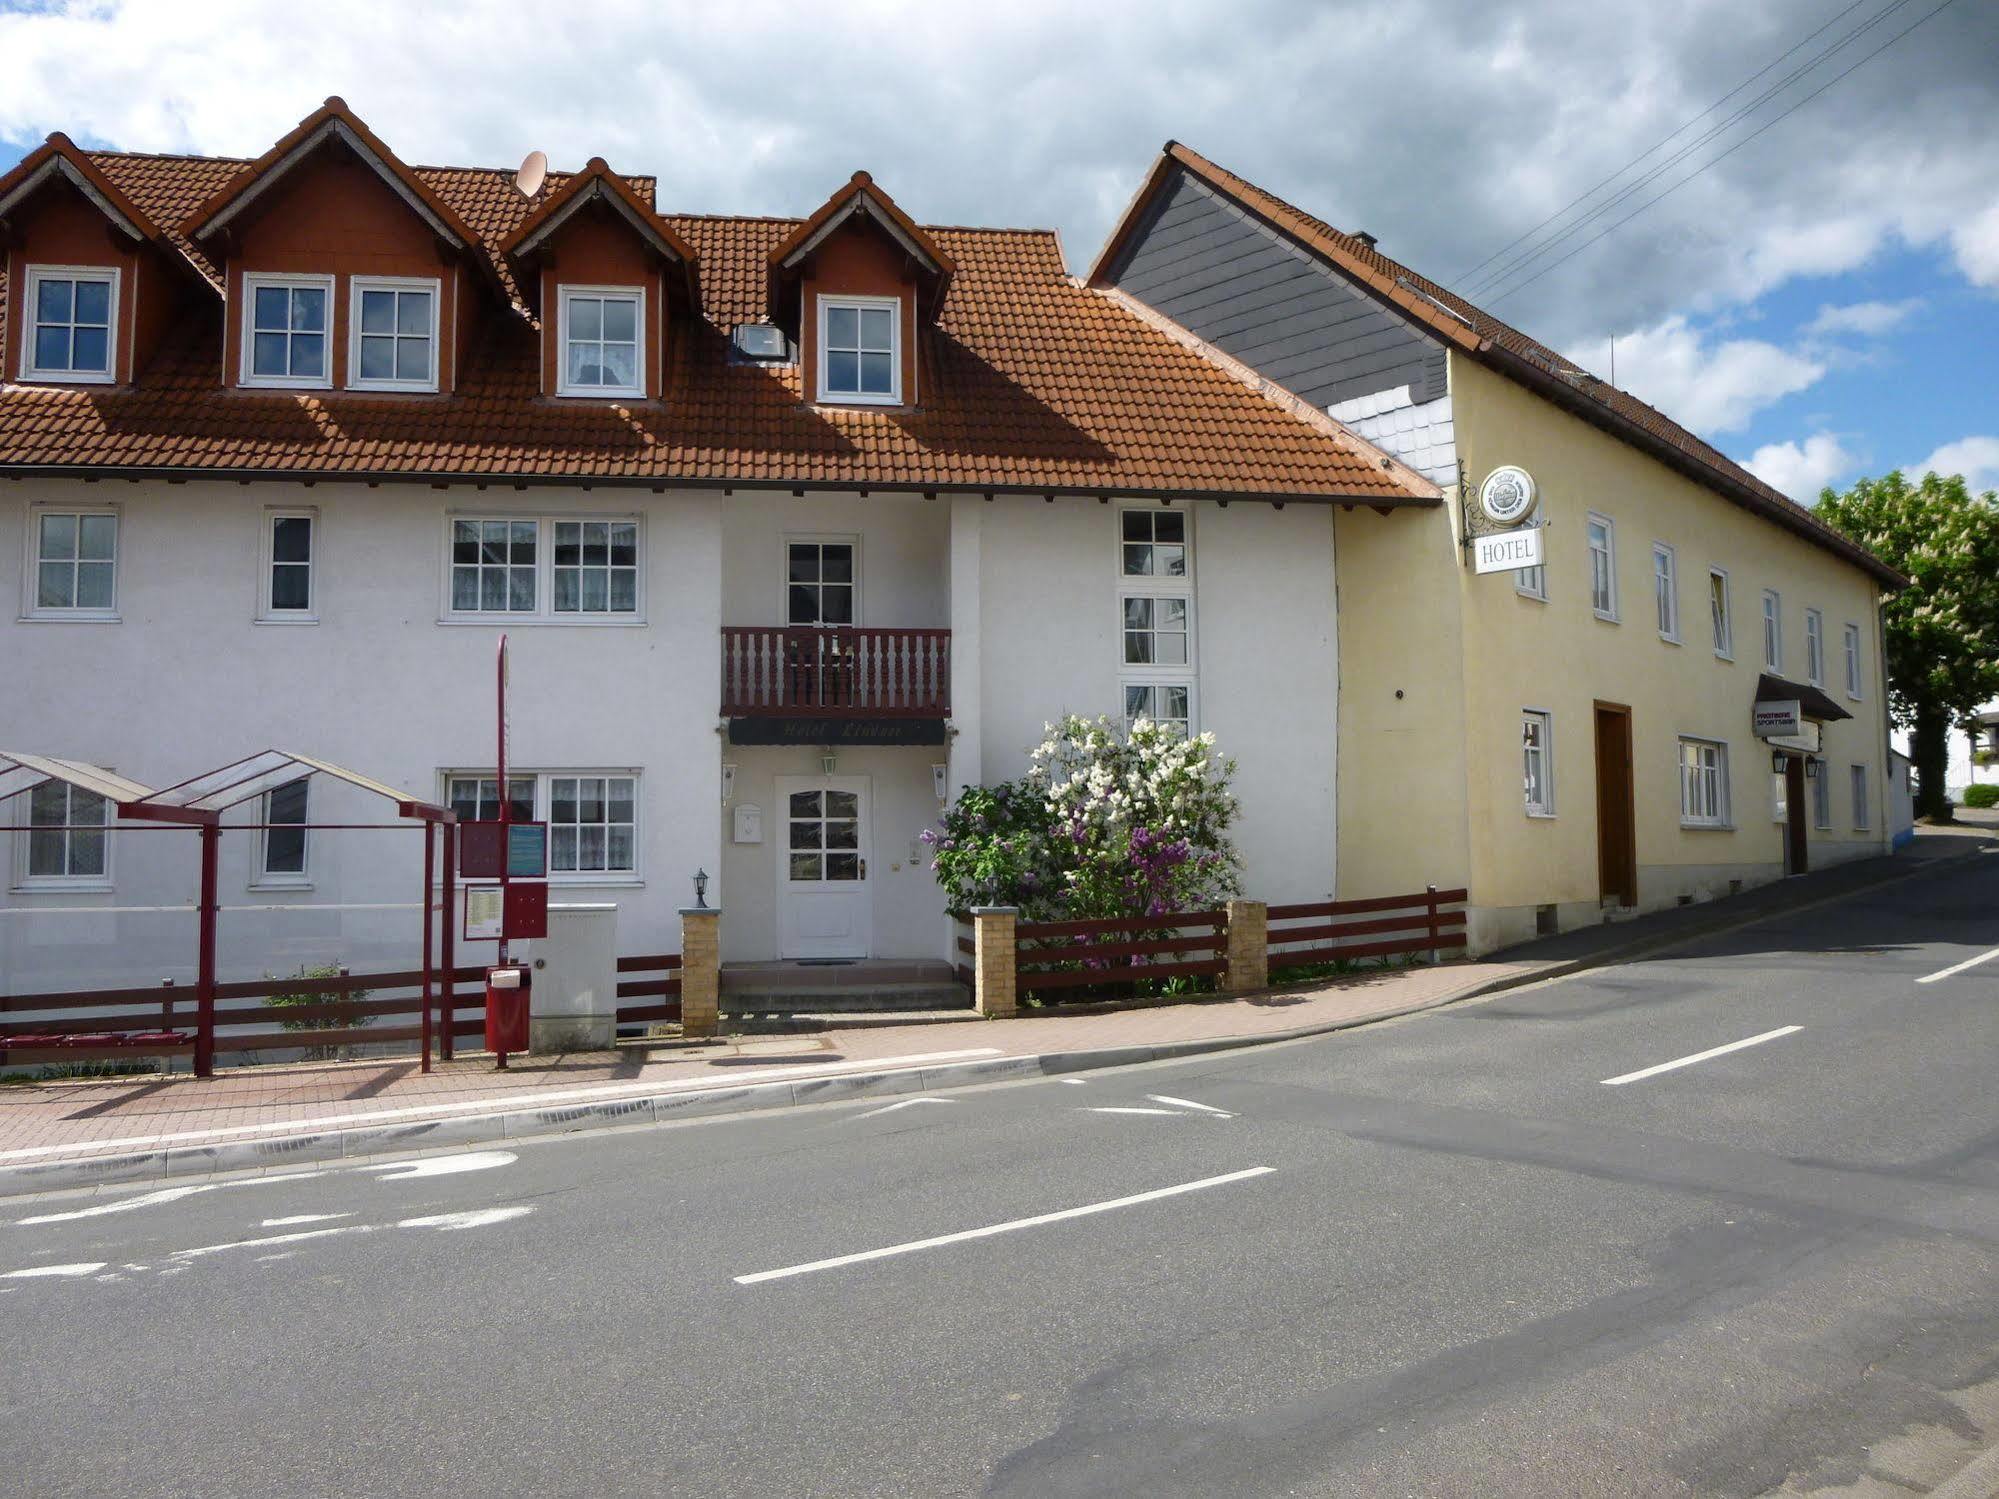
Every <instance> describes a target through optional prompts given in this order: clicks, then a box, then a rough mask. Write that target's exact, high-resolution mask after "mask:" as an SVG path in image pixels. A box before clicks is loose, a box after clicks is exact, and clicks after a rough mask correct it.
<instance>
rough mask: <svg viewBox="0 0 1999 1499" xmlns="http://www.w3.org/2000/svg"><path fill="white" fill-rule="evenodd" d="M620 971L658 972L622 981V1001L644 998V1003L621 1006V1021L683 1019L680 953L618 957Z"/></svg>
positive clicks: (619, 989) (619, 992)
mask: <svg viewBox="0 0 1999 1499" xmlns="http://www.w3.org/2000/svg"><path fill="white" fill-rule="evenodd" d="M618 972H619V973H621V974H623V973H644V974H653V975H657V976H656V977H652V978H633V979H625V978H621V979H619V980H618V998H619V1000H621V1001H623V1000H627V999H632V1000H642V1001H645V1002H644V1003H641V1004H629V1005H628V1004H623V1003H620V1004H619V1006H618V1024H619V1025H620V1026H626V1025H649V1024H652V1023H654V1022H656V1021H661V1020H678V1019H679V1018H680V954H679V953H677V952H663V953H653V954H650V955H648V956H645V957H637V958H620V959H618Z"/></svg>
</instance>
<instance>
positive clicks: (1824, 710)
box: [1756, 671, 1853, 723]
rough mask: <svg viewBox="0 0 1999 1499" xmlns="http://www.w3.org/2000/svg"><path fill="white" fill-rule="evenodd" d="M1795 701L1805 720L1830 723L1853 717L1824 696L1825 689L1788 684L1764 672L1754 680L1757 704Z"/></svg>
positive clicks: (1809, 685)
mask: <svg viewBox="0 0 1999 1499" xmlns="http://www.w3.org/2000/svg"><path fill="white" fill-rule="evenodd" d="M1793 699H1795V700H1796V701H1797V704H1798V711H1799V712H1800V713H1802V714H1803V715H1804V716H1805V717H1806V718H1816V719H1818V720H1819V722H1821V723H1831V722H1832V721H1833V720H1834V719H1839V718H1851V717H1853V715H1852V714H1851V713H1849V712H1847V711H1846V709H1844V708H1842V707H1840V705H1839V704H1838V703H1835V702H1834V701H1833V700H1832V699H1831V698H1829V697H1827V696H1826V695H1825V689H1823V688H1820V687H1814V686H1812V684H1811V683H1810V682H1788V681H1786V680H1785V679H1784V678H1782V677H1774V676H1772V675H1771V674H1770V673H1769V672H1767V671H1766V672H1764V673H1763V675H1762V676H1760V677H1758V678H1757V679H1756V701H1757V702H1759V703H1782V702H1789V701H1791V700H1793Z"/></svg>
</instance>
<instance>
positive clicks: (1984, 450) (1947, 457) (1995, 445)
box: [1907, 437, 1999, 494]
mask: <svg viewBox="0 0 1999 1499" xmlns="http://www.w3.org/2000/svg"><path fill="white" fill-rule="evenodd" d="M1907 472H1909V473H1911V474H1917V475H1920V474H1927V473H1939V474H1963V475H1964V482H1965V483H1966V484H1968V485H1970V486H1971V488H1972V491H1973V492H1974V493H1978V494H1983V493H1984V492H1985V491H1986V490H1988V489H1999V437H1960V438H1959V439H1958V440H1957V441H1956V442H1947V443H1945V444H1944V445H1943V446H1942V447H1940V448H1938V449H1937V450H1936V451H1935V452H1934V453H1932V454H1930V456H1929V457H1927V458H1925V459H1924V460H1923V461H1922V462H1921V463H1915V464H1911V465H1910V466H1909V468H1908V470H1907Z"/></svg>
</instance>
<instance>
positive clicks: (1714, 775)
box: [1680, 736, 1729, 828]
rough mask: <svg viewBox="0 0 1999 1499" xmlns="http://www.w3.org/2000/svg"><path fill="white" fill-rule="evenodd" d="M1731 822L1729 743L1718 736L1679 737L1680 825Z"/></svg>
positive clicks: (1715, 825) (1717, 825)
mask: <svg viewBox="0 0 1999 1499" xmlns="http://www.w3.org/2000/svg"><path fill="white" fill-rule="evenodd" d="M1728 825H1729V824H1728V746H1727V745H1726V744H1723V743H1721V742H1720V741H1719V740H1715V739H1689V738H1686V737H1684V736H1683V737H1682V738H1681V740H1680V826H1681V827H1686V828H1725V827H1727V826H1728Z"/></svg>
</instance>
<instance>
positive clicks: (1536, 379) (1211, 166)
mask: <svg viewBox="0 0 1999 1499" xmlns="http://www.w3.org/2000/svg"><path fill="white" fill-rule="evenodd" d="M1176 166H1177V167H1181V168H1184V169H1185V170H1186V171H1188V172H1190V173H1191V174H1193V175H1194V176H1195V177H1197V178H1198V179H1200V180H1201V181H1202V182H1204V183H1206V184H1207V185H1208V186H1209V187H1211V188H1213V189H1214V190H1215V191H1217V192H1219V193H1221V194H1222V195H1224V196H1225V197H1227V198H1229V199H1230V200H1232V201H1233V202H1234V203H1235V204H1236V205H1237V206H1238V207H1240V208H1242V209H1244V210H1245V211H1247V212H1248V213H1250V214H1251V215H1252V216H1254V217H1255V218H1257V219H1260V220H1261V221H1262V222H1263V223H1265V224H1266V225H1268V226H1269V227H1270V228H1272V229H1274V230H1276V231H1277V232H1278V233H1280V234H1282V235H1283V236H1285V237H1286V238H1287V239H1289V240H1291V241H1292V242H1293V243H1295V244H1297V245H1298V246H1299V247H1300V248H1301V249H1303V250H1305V251H1306V252H1307V253H1309V254H1311V255H1313V256H1314V257H1315V258H1317V259H1318V260H1319V261H1321V262H1322V263H1323V264H1325V265H1327V266H1329V267H1331V268H1332V269H1334V270H1336V271H1338V272H1340V273H1341V274H1342V275H1343V276H1345V277H1346V278H1347V279H1348V280H1349V281H1352V282H1354V283H1355V284H1356V285H1358V286H1359V287H1361V288H1362V289H1363V290H1364V291H1366V292H1368V293H1369V294H1371V295H1372V296H1373V297H1375V298H1376V299H1377V300H1378V301H1381V302H1384V303H1387V304H1388V305H1390V306H1392V307H1394V308H1396V309H1397V310H1398V311H1400V312H1401V313H1402V314H1403V315H1404V316H1406V317H1408V318H1409V319H1410V320H1411V321H1412V322H1415V323H1419V324H1421V325H1422V326H1423V328H1424V329H1425V331H1427V332H1428V333H1430V334H1431V335H1433V336H1434V337H1437V338H1440V339H1442V340H1443V341H1444V342H1445V343H1447V344H1449V345H1451V346H1452V347H1455V348H1457V349H1459V350H1462V351H1463V352H1464V353H1465V354H1466V355H1468V356H1470V357H1472V358H1474V359H1477V360H1479V361H1480V362H1481V363H1485V364H1489V365H1491V366H1492V367H1493V368H1495V369H1497V370H1499V371H1501V372H1502V373H1504V374H1506V375H1507V376H1509V377H1510V378H1512V379H1514V380H1516V381H1519V382H1520V383H1522V384H1525V385H1527V386H1529V387H1530V388H1532V389H1534V390H1536V391H1537V392H1538V393H1539V394H1541V395H1543V396H1545V397H1547V398H1548V399H1550V400H1552V401H1555V402H1556V403H1558V404H1560V405H1562V406H1563V407H1564V408H1566V409H1568V410H1570V411H1572V412H1574V413H1575V414H1576V415H1578V416H1581V417H1583V418H1584V419H1585V420H1587V421H1590V422H1592V423H1594V424H1595V425H1597V426H1600V427H1603V428H1604V429H1605V430H1607V431H1609V432H1611V433H1613V434H1614V435H1616V436H1619V437H1621V438H1623V439H1624V440H1626V441H1628V442H1632V443H1634V444H1635V445H1637V446H1639V447H1642V448H1644V449H1645V450H1646V451H1647V452H1650V453H1652V454H1653V455H1654V456H1655V457H1658V458H1661V459H1662V460H1664V461H1666V462H1668V463H1671V464H1673V465H1674V466H1675V467H1677V468H1680V469H1681V470H1682V471H1683V472H1686V473H1688V474H1689V475H1690V476H1691V477H1693V478H1695V479H1698V480H1700V481H1701V482H1703V483H1705V484H1707V485H1708V486H1709V487H1710V488H1712V489H1714V490H1715V491H1716V492H1717V493H1719V494H1721V495H1722V496H1723V497H1724V498H1726V499H1729V500H1731V501H1733V502H1735V503H1736V504H1739V505H1741V506H1743V507H1744V508H1746V509H1749V510H1751V511H1754V512H1755V513H1757V514H1759V515H1762V516H1764V517H1765V518H1767V519H1769V520H1772V521H1775V522H1776V523H1777V524H1778V525H1780V526H1783V527H1784V528H1785V529H1786V530H1789V531H1791V532H1794V533H1795V534H1797V535H1799V536H1801V537H1803V538H1804V539H1805V540H1807V541H1810V542H1812V543H1814V544H1815V545H1818V546H1821V547H1824V548H1825V549H1826V550H1828V551H1831V552H1835V553H1837V554H1838V555H1840V556H1841V557H1844V558H1845V559H1846V560H1847V561H1849V562H1852V563H1855V564H1856V565H1858V566H1860V567H1863V568H1865V569H1866V570H1867V571H1869V572H1871V573H1872V574H1874V576H1875V577H1877V578H1878V579H1880V580H1881V581H1882V582H1883V583H1886V584H1887V585H1888V586H1890V587H1894V588H1900V587H1903V586H1905V585H1906V584H1907V582H1908V579H1906V578H1904V577H1903V576H1902V575H1901V574H1900V573H1898V572H1896V571H1895V570H1894V569H1893V568H1891V567H1889V566H1888V565H1887V564H1886V563H1884V562H1882V561H1881V560H1880V559H1879V558H1878V557H1876V556H1875V555H1874V554H1873V553H1872V552H1870V551H1868V550H1867V549H1866V548H1865V547H1863V546H1861V545H1860V544H1859V543H1858V542H1856V541H1854V540H1852V539H1851V538H1850V537H1848V536H1847V535H1846V534H1845V533H1844V532H1842V531H1839V530H1837V529H1835V528H1834V527H1832V526H1830V525H1828V524H1826V523H1825V522H1824V521H1822V520H1820V519H1819V518H1818V516H1817V515H1816V514H1814V513H1813V512H1812V511H1811V510H1809V509H1807V508H1806V507H1805V506H1803V505H1800V504H1799V503H1798V502H1797V501H1795V500H1793V499H1792V498H1791V497H1790V496H1789V495H1787V494H1785V493H1783V492H1782V491H1781V490H1779V489H1776V488H1774V487H1773V486H1771V485H1769V484H1766V483H1764V481H1763V480H1761V479H1759V478H1757V477H1756V475H1754V474H1752V473H1750V472H1749V470H1747V469H1746V468H1743V467H1742V466H1741V465H1740V464H1738V463H1736V462H1735V461H1734V460H1733V459H1731V458H1729V457H1728V456H1727V455H1726V454H1724V453H1722V452H1721V451H1720V450H1719V449H1717V448H1715V447H1713V446H1711V445H1710V444H1708V443H1706V442H1703V441H1702V440H1701V439H1700V438H1699V437H1697V436H1695V435H1694V434H1693V433H1692V432H1689V431H1688V430H1687V429H1686V428H1685V427H1682V426H1681V425H1680V424H1679V423H1678V422H1675V421H1674V420H1673V419H1672V418H1670V417H1668V416H1667V415H1666V414H1665V413H1664V412H1661V411H1659V410H1657V409H1656V408H1654V407H1652V406H1648V405H1646V404H1645V402H1643V401H1641V400H1639V399H1638V398H1637V397H1636V396H1634V395H1631V394H1630V393H1629V392H1627V391H1622V390H1619V389H1617V388H1616V387H1615V386H1612V385H1607V384H1605V383H1604V382H1603V381H1601V380H1599V379H1597V377H1596V376H1594V375H1592V374H1590V373H1589V372H1588V371H1587V370H1585V369H1583V368H1582V367H1581V366H1580V365H1577V364H1575V363H1572V362H1571V361H1569V360H1567V359H1565V358H1563V357H1562V356H1561V355H1560V354H1557V353H1556V352H1555V351H1554V350H1553V349H1550V348H1549V347H1548V346H1547V345H1545V344H1543V343H1540V342H1538V341H1537V340H1535V339H1532V338H1530V337H1528V336H1527V335H1526V334H1525V333H1522V332H1521V331H1520V330H1519V329H1517V328H1514V327H1512V326H1510V325H1509V324H1506V323H1503V322H1501V321H1500V320H1499V319H1498V318H1496V317H1494V316H1492V314H1491V313H1489V312H1486V311H1484V310H1483V309H1481V308H1478V307H1475V306H1473V305H1472V304H1471V303H1470V302H1467V301H1466V300H1465V299H1464V298H1462V297H1460V296H1458V295H1457V294H1456V293H1455V292H1452V291H1449V290H1447V289H1446V288H1444V287H1442V286H1439V285H1438V284H1437V283H1436V282H1434V281H1431V280H1429V279H1427V278H1426V277H1423V276H1420V275H1418V274H1417V273H1416V272H1414V271H1412V270H1410V269H1409V268H1408V267H1407V266H1405V265H1402V264H1401V263H1400V262H1398V261H1394V260H1391V259H1389V258H1388V257H1387V256H1386V255H1383V254H1382V253H1381V252H1380V251H1379V250H1377V249H1376V248H1375V247H1374V246H1373V245H1371V244H1369V243H1368V242H1367V241H1365V240H1362V239H1359V238H1357V237H1356V236H1354V235H1351V234H1343V233H1341V232H1340V231H1339V230H1337V229H1335V228H1333V227H1332V226H1331V225H1330V224H1328V223H1326V222H1325V221H1324V220H1323V219H1318V218H1315V217H1313V216H1312V215H1311V214H1309V213H1306V212H1305V211H1304V210H1303V209H1301V208H1297V207H1295V206H1293V205H1292V204H1290V203H1287V202H1285V201H1284V200H1283V199H1282V198H1279V197H1277V196H1276V195H1275V194H1272V193H1267V192H1265V191H1264V190H1263V189H1262V188H1260V187H1258V186H1257V185H1256V184H1255V183H1253V182H1249V181H1247V180H1245V179H1244V178H1241V177H1238V176H1237V175H1236V174H1235V173H1233V172H1231V171H1229V170H1228V169H1227V168H1225V167H1220V166H1217V165H1216V164H1215V163H1214V162H1212V161H1209V160H1208V159H1207V158H1206V157H1204V156H1202V155H1201V154H1200V153H1199V152H1197V151H1193V150H1190V149H1189V148H1187V147H1186V146H1183V145H1181V144H1180V143H1179V142H1178V141H1168V142H1167V143H1166V146H1165V149H1164V150H1163V151H1162V153H1161V155H1160V158H1159V161H1158V162H1157V163H1156V164H1155V166H1154V168H1153V171H1152V173H1151V175H1150V176H1149V177H1148V179H1147V181H1146V184H1145V186H1144V187H1143V188H1141V189H1140V191H1139V193H1138V195H1137V197H1136V198H1134V199H1133V202H1132V207H1131V209H1130V210H1129V211H1128V212H1127V213H1126V215H1125V218H1124V220H1123V222H1122V223H1120V225H1119V226H1118V228H1117V229H1116V230H1114V231H1113V232H1112V234H1111V237H1110V239H1109V240H1108V241H1107V242H1106V243H1105V245H1104V249H1103V251H1102V253H1101V254H1100V255H1099V256H1098V257H1097V262H1096V265H1095V266H1094V267H1092V269H1091V272H1090V277H1089V279H1090V280H1091V281H1095V280H1096V279H1097V278H1098V276H1099V275H1101V273H1102V272H1103V270H1104V268H1105V267H1106V266H1107V265H1109V264H1110V262H1111V260H1112V259H1113V258H1114V257H1115V255H1116V253H1117V251H1118V250H1119V249H1120V248H1121V247H1122V245H1123V242H1124V239H1125V237H1126V235H1127V233H1128V231H1129V230H1130V229H1131V228H1132V227H1133V226H1134V225H1135V224H1136V222H1137V219H1138V212H1139V209H1140V208H1141V207H1142V206H1143V204H1144V203H1145V202H1146V201H1147V200H1148V199H1149V198H1150V197H1151V196H1152V193H1153V191H1154V190H1155V189H1156V188H1157V187H1158V186H1159V184H1160V183H1161V182H1162V181H1163V180H1164V179H1165V177H1166V175H1167V174H1168V173H1169V172H1170V171H1172V170H1173V169H1174V168H1175V167H1176Z"/></svg>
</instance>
